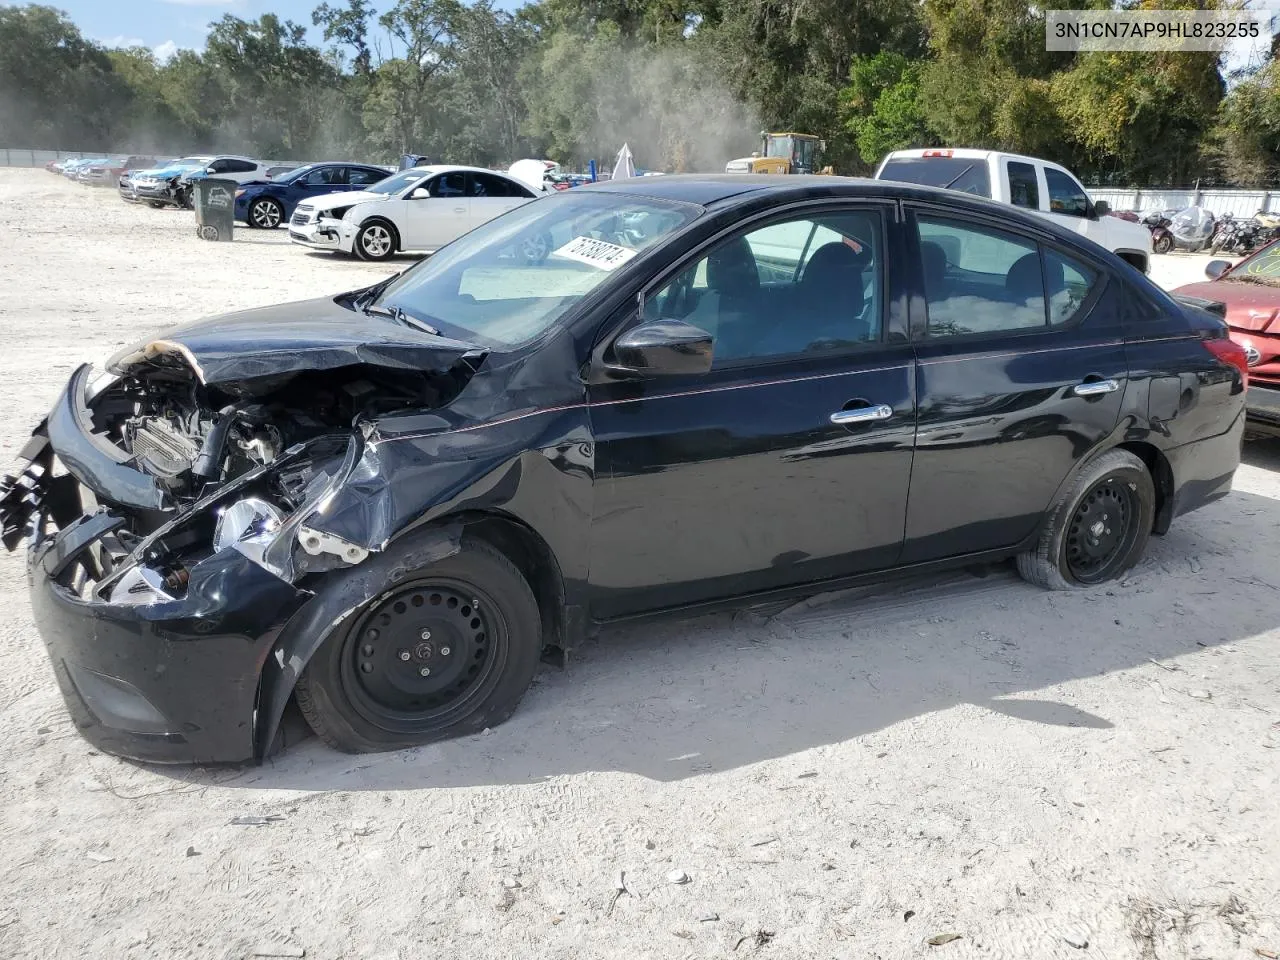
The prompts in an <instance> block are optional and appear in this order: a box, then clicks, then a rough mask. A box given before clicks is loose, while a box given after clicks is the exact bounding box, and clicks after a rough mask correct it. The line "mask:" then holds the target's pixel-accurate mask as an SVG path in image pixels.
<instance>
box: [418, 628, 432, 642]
mask: <svg viewBox="0 0 1280 960" xmlns="http://www.w3.org/2000/svg"><path fill="white" fill-rule="evenodd" d="M419 636H420V637H422V639H423V640H430V639H431V631H430V630H423V631H422V633H420V634H419Z"/></svg>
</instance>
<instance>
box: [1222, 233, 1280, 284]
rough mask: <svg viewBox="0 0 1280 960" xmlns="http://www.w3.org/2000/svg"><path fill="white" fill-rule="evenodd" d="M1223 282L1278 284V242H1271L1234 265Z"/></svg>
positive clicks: (1279, 242)
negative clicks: (1248, 281)
mask: <svg viewBox="0 0 1280 960" xmlns="http://www.w3.org/2000/svg"><path fill="white" fill-rule="evenodd" d="M1223 279H1224V280H1257V281H1261V282H1263V283H1273V284H1280V240H1273V241H1271V243H1269V244H1267V245H1266V246H1265V247H1263V248H1262V249H1261V250H1259V251H1258V252H1257V253H1255V254H1251V255H1250V256H1248V257H1245V258H1244V259H1243V260H1241V261H1240V262H1239V263H1237V264H1236V265H1235V267H1234V268H1233V269H1232V271H1231V273H1229V274H1228V275H1227V276H1225V277H1223Z"/></svg>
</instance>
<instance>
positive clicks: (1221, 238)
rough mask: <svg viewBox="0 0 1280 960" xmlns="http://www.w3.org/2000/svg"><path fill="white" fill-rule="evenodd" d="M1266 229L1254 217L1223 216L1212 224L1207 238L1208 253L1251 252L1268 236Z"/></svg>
mask: <svg viewBox="0 0 1280 960" xmlns="http://www.w3.org/2000/svg"><path fill="white" fill-rule="evenodd" d="M1269 235H1270V231H1268V230H1267V229H1266V228H1265V227H1264V226H1263V225H1262V224H1261V223H1259V222H1258V220H1257V218H1256V217H1253V218H1250V219H1248V220H1243V219H1236V218H1235V217H1232V216H1229V215H1228V216H1226V217H1223V218H1222V219H1221V220H1219V221H1218V222H1217V224H1216V225H1215V226H1214V230H1213V236H1212V237H1211V238H1210V240H1209V252H1210V253H1239V254H1245V253H1252V252H1253V251H1254V250H1256V249H1257V248H1258V247H1260V246H1262V244H1263V243H1264V242H1266V240H1267V239H1268V238H1269Z"/></svg>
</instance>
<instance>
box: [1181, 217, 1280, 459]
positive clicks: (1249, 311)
mask: <svg viewBox="0 0 1280 960" xmlns="http://www.w3.org/2000/svg"><path fill="white" fill-rule="evenodd" d="M1204 272H1205V276H1207V277H1208V278H1209V279H1208V280H1205V281H1202V282H1200V283H1189V284H1187V285H1186V286H1184V287H1179V288H1178V289H1177V290H1174V291H1173V292H1174V293H1175V294H1177V295H1179V296H1189V297H1199V298H1202V299H1204V300H1212V301H1215V302H1217V303H1221V304H1225V305H1226V308H1227V310H1226V319H1227V325H1228V326H1229V327H1230V328H1231V339H1233V340H1234V341H1235V342H1236V343H1238V344H1240V346H1242V347H1244V351H1245V356H1246V358H1247V359H1248V363H1249V392H1248V394H1247V398H1248V399H1247V406H1248V417H1249V428H1250V430H1251V431H1253V432H1256V433H1263V434H1268V435H1271V436H1280V240H1273V241H1272V242H1271V243H1269V244H1267V245H1266V246H1265V247H1263V248H1262V249H1261V250H1258V251H1256V252H1255V253H1252V254H1250V255H1249V256H1247V257H1245V258H1244V259H1243V260H1241V261H1240V262H1239V263H1237V264H1236V265H1235V266H1232V265H1231V263H1230V261H1228V260H1213V261H1210V263H1209V265H1208V266H1207V267H1205V270H1204Z"/></svg>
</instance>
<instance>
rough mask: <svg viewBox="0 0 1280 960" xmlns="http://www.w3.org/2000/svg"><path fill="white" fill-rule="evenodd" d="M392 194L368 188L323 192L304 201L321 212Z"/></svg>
mask: <svg viewBox="0 0 1280 960" xmlns="http://www.w3.org/2000/svg"><path fill="white" fill-rule="evenodd" d="M389 198H390V194H387V193H369V191H367V190H349V191H347V192H345V193H342V192H340V193H322V194H320V196H318V197H308V198H307V199H306V200H304V201H302V202H303V203H305V204H307V206H309V207H314V208H315V209H316V210H318V211H320V212H322V213H323V212H324V211H325V210H332V209H333V208H334V207H350V206H352V205H353V204H357V203H368V202H369V201H371V200H387V199H389Z"/></svg>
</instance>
